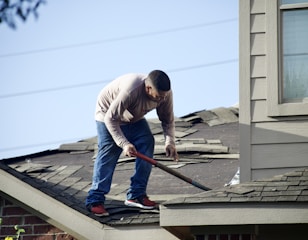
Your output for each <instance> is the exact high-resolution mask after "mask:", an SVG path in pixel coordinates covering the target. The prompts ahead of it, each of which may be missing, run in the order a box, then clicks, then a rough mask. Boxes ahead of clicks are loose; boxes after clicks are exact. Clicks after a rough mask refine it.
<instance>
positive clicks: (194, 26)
mask: <svg viewBox="0 0 308 240" xmlns="http://www.w3.org/2000/svg"><path fill="white" fill-rule="evenodd" d="M237 20H238V18H230V19H224V20H219V21H215V22H209V23H200V24H195V25H190V26H184V27H178V28H171V29H166V30H160V31H153V32H146V33H139V34H134V35H128V36H122V37H115V38H107V39H102V40H97V41H92V42H84V43H77V44H70V45H63V46H58V47H50V48H41V49H34V50H29V51H23V52H15V53H14V52H13V53H6V54H1V55H0V58H8V57H17V56H22V55H30V54H37V53H43V52H53V51H59V50H65V49H72V48H80V47H87V46H93V45H99V44H103V43H108V42H117V41H123V40H128V39H135V38H141V37H148V36H153V35H160V34H166V33H171V32H179V31H184V30H190V29H195V28H202V27H207V26H212V25H217V24H223V23H228V22H234V21H237Z"/></svg>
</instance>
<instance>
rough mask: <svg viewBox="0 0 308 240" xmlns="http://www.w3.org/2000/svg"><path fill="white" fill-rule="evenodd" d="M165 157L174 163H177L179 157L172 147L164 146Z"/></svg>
mask: <svg viewBox="0 0 308 240" xmlns="http://www.w3.org/2000/svg"><path fill="white" fill-rule="evenodd" d="M166 156H167V157H171V158H173V160H174V161H176V162H177V161H179V155H178V153H177V151H176V148H175V146H174V145H171V144H169V145H167V146H166Z"/></svg>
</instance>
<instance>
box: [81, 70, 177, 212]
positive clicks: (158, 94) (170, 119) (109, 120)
mask: <svg viewBox="0 0 308 240" xmlns="http://www.w3.org/2000/svg"><path fill="white" fill-rule="evenodd" d="M155 108H156V112H157V115H158V118H159V120H160V121H161V124H162V128H163V131H164V136H165V149H166V155H167V156H170V157H172V158H173V159H174V160H175V161H177V160H178V154H177V151H176V148H175V141H174V114H173V97H172V90H171V84H170V79H169V77H168V76H167V74H166V73H164V72H163V71H160V70H154V71H152V72H150V73H149V74H148V75H143V74H126V75H123V76H120V77H118V78H117V79H115V80H114V81H112V82H111V83H109V84H108V85H107V86H106V87H105V88H103V89H102V91H101V92H100V93H99V96H98V99H97V103H96V112H95V120H96V125H97V137H98V138H97V141H98V154H97V158H96V161H95V164H94V170H93V179H92V187H91V189H90V191H89V193H88V197H87V199H86V206H87V208H88V210H89V211H91V212H92V213H93V214H95V215H97V216H107V215H108V212H107V211H106V209H105V208H104V202H105V195H106V194H107V193H109V191H110V187H111V181H112V176H113V173H114V170H115V167H116V164H117V161H118V159H119V157H120V155H121V153H122V151H123V152H124V154H125V155H127V156H134V153H136V152H137V151H138V152H140V153H142V154H144V155H146V156H148V157H150V158H152V157H153V152H154V137H153V135H152V133H151V130H150V128H149V126H148V123H147V121H146V119H145V118H144V115H145V114H146V113H147V112H149V111H151V110H153V109H155ZM151 169H152V165H151V164H150V163H148V162H146V161H144V160H142V159H139V158H136V162H135V172H134V175H133V176H132V177H131V185H130V188H129V190H128V192H127V197H126V200H125V202H124V203H125V205H127V206H133V207H140V208H143V209H153V208H154V207H155V206H156V203H155V202H154V201H151V200H150V199H149V198H148V196H147V193H146V188H147V184H148V179H149V176H150V173H151Z"/></svg>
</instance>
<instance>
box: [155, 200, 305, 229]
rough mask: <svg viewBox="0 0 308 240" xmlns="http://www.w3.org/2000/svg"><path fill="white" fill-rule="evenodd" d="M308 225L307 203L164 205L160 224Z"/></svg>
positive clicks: (164, 225)
mask: <svg viewBox="0 0 308 240" xmlns="http://www.w3.org/2000/svg"><path fill="white" fill-rule="evenodd" d="M300 223H308V203H307V202H305V203H302V204H300V203H297V204H295V203H270V204H269V203H267V204H263V203H258V204H257V203H255V204H252V203H234V202H233V203H220V204H219V203H213V204H211V203H209V204H198V205H193V204H188V205H187V204H186V205H181V206H170V207H168V206H167V207H166V206H161V207H160V225H161V226H163V227H171V226H186V225H189V226H202V225H211V226H213V225H246V224H300Z"/></svg>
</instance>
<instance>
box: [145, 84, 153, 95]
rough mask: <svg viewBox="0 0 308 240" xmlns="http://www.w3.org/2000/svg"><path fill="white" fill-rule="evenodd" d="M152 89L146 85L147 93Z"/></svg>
mask: <svg viewBox="0 0 308 240" xmlns="http://www.w3.org/2000/svg"><path fill="white" fill-rule="evenodd" d="M151 88H152V87H151V86H150V85H146V86H145V89H146V92H147V93H150V90H151Z"/></svg>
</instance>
